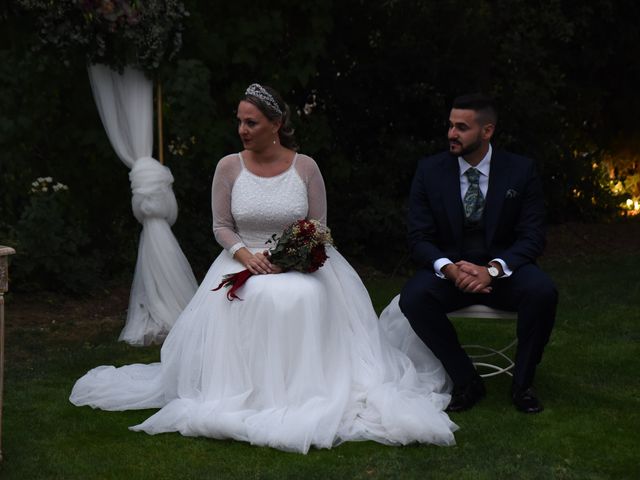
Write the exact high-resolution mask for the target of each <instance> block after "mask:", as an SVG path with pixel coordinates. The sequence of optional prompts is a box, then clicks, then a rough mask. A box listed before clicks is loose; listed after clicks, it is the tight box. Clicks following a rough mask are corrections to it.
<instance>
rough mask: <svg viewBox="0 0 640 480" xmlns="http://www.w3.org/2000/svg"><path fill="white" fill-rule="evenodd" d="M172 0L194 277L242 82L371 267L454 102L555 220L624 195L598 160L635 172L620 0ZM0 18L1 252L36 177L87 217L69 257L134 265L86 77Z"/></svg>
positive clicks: (112, 161) (399, 247) (184, 211)
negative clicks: (283, 109) (178, 35)
mask: <svg viewBox="0 0 640 480" xmlns="http://www.w3.org/2000/svg"><path fill="white" fill-rule="evenodd" d="M184 3H185V7H186V10H187V11H189V12H190V16H189V17H188V18H187V19H186V20H185V25H184V27H185V29H184V32H183V48H182V50H181V52H180V54H179V56H178V59H177V60H176V61H174V62H172V63H165V64H163V66H162V69H161V70H160V71H159V76H158V79H159V80H160V81H161V82H162V85H163V91H164V97H163V106H164V123H165V136H166V151H165V153H166V157H167V164H168V166H169V167H170V168H171V170H172V172H173V174H174V177H175V179H176V182H175V184H174V190H175V192H176V195H177V197H178V203H179V206H180V216H179V219H178V222H177V223H176V225H175V226H174V231H175V232H176V235H177V237H178V239H179V241H180V243H181V245H182V246H183V248H184V250H185V252H186V253H187V256H188V258H189V259H190V260H191V263H192V265H193V267H194V269H195V270H196V271H197V272H200V273H201V272H203V271H204V269H205V268H206V267H207V266H208V264H209V262H210V260H211V258H212V256H213V255H214V254H215V252H216V251H217V250H218V248H219V247H217V246H216V245H215V242H214V241H213V237H212V234H211V216H210V213H209V202H210V182H211V179H212V175H213V171H214V168H215V165H216V162H217V160H218V159H219V158H221V157H222V156H223V155H225V154H227V153H229V152H232V151H237V150H238V149H240V148H241V144H240V142H239V141H238V139H237V134H236V128H235V108H236V106H237V100H238V98H239V97H240V95H241V93H242V92H243V91H244V89H245V88H246V86H247V85H248V84H250V83H252V82H255V81H257V82H260V83H264V84H267V85H271V86H273V87H275V88H276V89H277V90H279V91H280V92H281V93H282V94H283V96H284V97H285V98H286V99H287V100H288V101H289V103H290V104H291V105H292V107H293V110H294V112H295V118H294V122H295V124H296V126H297V135H298V140H299V143H300V144H301V145H302V150H303V151H304V152H305V153H307V154H310V155H312V156H313V157H314V158H315V159H316V160H317V162H318V163H319V165H320V168H321V170H322V172H323V175H324V177H325V182H326V184H327V189H328V199H329V223H330V226H331V227H332V231H333V234H334V237H335V240H336V244H337V245H338V247H339V248H340V249H341V250H342V251H343V252H344V253H346V254H347V255H348V256H350V257H351V258H352V259H357V260H359V261H361V262H363V263H369V264H372V265H374V266H375V267H377V268H381V269H388V268H394V267H397V265H398V264H399V263H400V264H401V260H402V259H403V258H404V257H405V252H406V248H405V242H404V217H405V202H406V199H407V194H408V189H409V185H410V181H411V176H412V174H413V170H414V168H415V164H416V161H417V160H418V158H420V157H421V156H424V155H427V154H431V153H435V152H437V151H439V150H441V149H442V148H444V147H445V138H446V120H447V116H448V110H449V105H450V103H451V101H452V99H453V98H454V97H455V96H457V95H459V94H461V93H468V92H473V91H483V92H486V93H488V94H490V95H493V96H494V97H495V98H496V101H497V104H498V106H499V115H500V118H499V122H498V133H497V135H496V138H495V144H496V146H497V147H499V148H508V149H510V150H512V151H515V152H517V153H521V154H525V155H529V156H532V157H533V158H535V159H536V160H537V161H538V165H539V168H540V171H541V172H542V175H543V180H544V182H545V191H546V195H547V204H548V207H549V216H550V219H551V220H552V221H564V220H567V219H572V220H573V219H592V218H595V217H598V216H600V217H602V216H603V215H604V216H605V217H606V216H608V218H612V217H611V216H612V215H614V214H615V209H616V207H617V205H618V204H619V203H620V201H621V200H620V198H616V197H615V193H612V192H611V191H610V190H608V189H607V188H606V186H607V182H608V181H609V177H610V176H611V174H612V173H611V172H614V173H615V170H616V169H615V168H611V167H610V165H611V163H612V161H614V160H615V158H616V155H618V152H619V151H623V152H624V158H625V159H626V160H625V162H626V163H625V165H637V163H636V162H637V157H635V156H634V154H633V153H629V152H630V149H629V145H630V144H632V143H635V144H638V143H640V142H639V141H638V140H634V139H635V138H639V137H640V121H639V120H638V117H637V115H635V111H636V110H637V109H638V107H640V100H639V99H640V97H639V96H638V95H637V94H636V91H635V90H636V88H637V85H638V84H639V81H640V67H639V66H638V65H639V64H638V62H637V58H638V54H639V53H640V52H639V50H640V38H639V37H640V30H638V29H637V27H636V25H635V21H634V20H633V19H635V18H640V7H639V6H638V5H637V4H636V2H633V1H631V0H620V1H616V2H614V1H611V0H596V1H595V2H589V3H588V4H584V3H583V2H578V1H575V0H545V1H543V2H538V1H536V2H534V1H532V0H495V1H488V0H479V1H477V2H463V1H461V0H443V1H440V2H433V1H420V0H416V1H412V2H406V1H401V0H386V1H364V0H345V1H342V2H333V1H330V0H319V1H317V2H313V3H312V2H292V1H290V0H274V1H273V2H268V3H263V2H249V1H246V0H240V1H236V2H221V1H213V2H208V1H207V2H205V1H203V0H187V1H185V2H184ZM0 8H4V10H1V11H0V22H1V25H0V41H1V43H0V151H1V152H2V153H1V155H2V156H1V157H0V161H1V163H0V208H2V211H1V212H0V218H1V220H0V222H2V224H0V235H3V236H4V237H5V238H6V240H5V238H2V239H0V240H1V241H2V242H5V241H9V242H11V241H13V242H14V244H15V236H14V238H11V236H8V235H10V233H7V232H11V231H12V230H11V229H10V228H9V227H13V226H15V225H17V224H18V221H19V219H20V217H21V215H22V212H23V211H24V210H25V208H27V205H28V203H29V196H28V190H29V185H30V184H31V182H33V180H34V178H36V177H39V176H47V175H50V176H53V177H55V178H56V179H59V180H60V181H62V182H63V183H65V184H67V185H69V194H70V196H71V197H72V198H73V202H72V204H73V205H78V206H82V208H84V209H86V211H87V216H86V218H87V220H86V222H85V227H84V228H85V233H86V236H87V238H89V239H90V242H89V243H88V244H87V245H86V248H85V247H83V248H84V249H82V248H81V251H80V252H79V255H94V254H95V252H96V251H97V252H105V251H109V252H110V253H112V254H113V255H112V256H113V258H114V260H113V261H110V262H106V263H105V270H104V273H105V274H109V275H111V274H113V273H114V272H117V271H121V270H122V269H123V268H130V269H132V268H133V265H132V262H133V258H134V257H135V244H136V242H137V236H138V231H139V226H138V225H137V224H136V222H135V220H134V219H133V217H132V215H131V213H130V206H129V202H130V192H129V187H128V182H127V177H126V174H127V172H126V169H125V168H124V167H123V166H122V165H121V164H120V163H119V162H118V161H117V159H116V157H115V154H114V153H113V152H112V151H111V147H110V146H109V144H108V141H107V139H106V135H105V134H104V132H103V130H102V126H101V124H100V121H99V118H98V116H97V113H96V110H95V105H94V103H93V99H92V97H91V92H90V88H89V85H88V80H87V76H86V68H85V65H84V64H81V63H80V62H76V63H71V64H69V65H68V66H65V65H64V63H63V62H62V61H60V59H59V58H57V57H56V56H55V55H49V54H46V53H45V52H39V53H37V52H34V51H33V48H32V47H33V45H34V44H37V41H38V39H37V35H36V34H35V32H34V27H33V26H34V25H35V23H34V19H33V18H32V17H30V16H29V15H28V14H26V13H25V12H24V11H22V10H20V9H18V8H17V6H16V5H15V4H13V5H10V6H5V7H0ZM635 151H637V149H636V150H635ZM612 159H613V160H612ZM605 165H607V167H606V168H605ZM624 171H625V172H626V173H625V177H624V178H625V179H626V178H628V179H629V180H628V183H629V184H631V183H633V178H634V177H633V174H634V172H633V171H631V170H630V169H629V167H628V166H627V167H625V170H624ZM623 180H624V179H623ZM16 246H17V248H18V251H20V245H16ZM16 267H19V258H18V259H17V261H16Z"/></svg>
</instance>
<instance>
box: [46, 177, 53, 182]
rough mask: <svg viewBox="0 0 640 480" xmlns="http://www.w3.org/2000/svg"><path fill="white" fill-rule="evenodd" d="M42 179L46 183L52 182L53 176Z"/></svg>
mask: <svg viewBox="0 0 640 480" xmlns="http://www.w3.org/2000/svg"><path fill="white" fill-rule="evenodd" d="M44 181H45V182H47V183H53V178H51V177H45V178H44Z"/></svg>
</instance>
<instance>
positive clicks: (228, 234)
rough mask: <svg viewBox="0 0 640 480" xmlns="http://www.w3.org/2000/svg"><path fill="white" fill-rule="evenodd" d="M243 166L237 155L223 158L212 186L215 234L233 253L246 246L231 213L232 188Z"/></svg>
mask: <svg viewBox="0 0 640 480" xmlns="http://www.w3.org/2000/svg"><path fill="white" fill-rule="evenodd" d="M241 169H242V166H241V165H240V159H239V158H238V156H237V155H228V156H226V157H224V158H222V159H221V160H220V161H219V162H218V165H217V166H216V171H215V173H214V175H213V185H212V186H211V210H212V212H213V234H214V236H215V237H216V241H217V242H218V243H219V244H220V245H221V246H222V248H224V249H226V250H228V251H229V253H230V254H231V255H233V254H234V253H236V252H237V251H238V250H239V249H240V248H242V247H243V246H244V244H243V243H242V240H241V239H240V236H239V235H238V233H237V232H236V225H235V221H234V219H233V215H231V189H232V188H233V183H234V182H235V181H236V178H238V175H239V174H240V171H241Z"/></svg>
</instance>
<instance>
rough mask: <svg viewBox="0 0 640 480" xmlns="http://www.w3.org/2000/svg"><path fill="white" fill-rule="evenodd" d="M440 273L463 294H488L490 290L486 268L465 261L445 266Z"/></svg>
mask: <svg viewBox="0 0 640 480" xmlns="http://www.w3.org/2000/svg"><path fill="white" fill-rule="evenodd" d="M442 273H443V275H444V276H445V278H446V279H447V280H451V281H452V282H453V283H455V285H456V287H457V288H458V289H460V290H462V291H463V292H466V293H490V292H491V290H492V287H491V280H492V279H491V276H490V275H489V272H488V271H487V268H486V267H482V266H480V265H476V264H474V263H471V262H467V261H466V260H460V261H458V262H456V263H449V264H447V265H445V266H444V267H443V268H442Z"/></svg>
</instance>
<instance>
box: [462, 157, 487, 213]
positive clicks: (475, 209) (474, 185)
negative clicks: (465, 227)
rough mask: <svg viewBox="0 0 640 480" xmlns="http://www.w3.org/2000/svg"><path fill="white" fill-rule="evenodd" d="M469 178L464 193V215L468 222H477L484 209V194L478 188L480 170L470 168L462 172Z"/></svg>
mask: <svg viewBox="0 0 640 480" xmlns="http://www.w3.org/2000/svg"><path fill="white" fill-rule="evenodd" d="M464 173H465V175H466V176H467V178H468V179H469V188H468V189H467V193H465V194H464V199H463V204H464V216H465V218H466V219H467V221H468V222H470V223H478V222H479V221H480V220H481V219H482V212H483V211H484V195H482V191H481V190H480V171H478V170H476V169H475V168H473V167H472V168H470V169H468V170H467V171H466V172H464Z"/></svg>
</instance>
